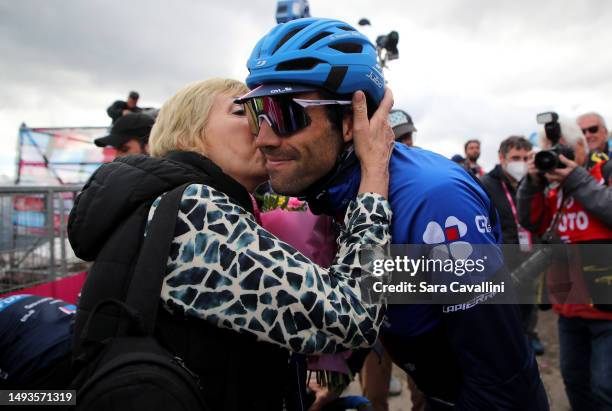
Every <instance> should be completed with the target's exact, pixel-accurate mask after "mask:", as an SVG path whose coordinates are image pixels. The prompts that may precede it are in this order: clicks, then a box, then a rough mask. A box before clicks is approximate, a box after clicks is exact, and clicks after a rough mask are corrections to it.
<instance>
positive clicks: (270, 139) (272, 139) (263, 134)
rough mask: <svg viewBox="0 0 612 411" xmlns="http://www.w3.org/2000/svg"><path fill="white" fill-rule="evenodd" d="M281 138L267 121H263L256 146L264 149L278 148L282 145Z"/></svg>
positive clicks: (256, 138) (256, 139)
mask: <svg viewBox="0 0 612 411" xmlns="http://www.w3.org/2000/svg"><path fill="white" fill-rule="evenodd" d="M281 142H282V140H281V138H280V137H279V136H277V135H276V133H275V132H274V130H272V127H270V125H269V124H268V122H267V121H262V122H261V126H260V127H259V133H257V136H256V137H255V146H256V147H257V148H262V147H278V146H280V145H281Z"/></svg>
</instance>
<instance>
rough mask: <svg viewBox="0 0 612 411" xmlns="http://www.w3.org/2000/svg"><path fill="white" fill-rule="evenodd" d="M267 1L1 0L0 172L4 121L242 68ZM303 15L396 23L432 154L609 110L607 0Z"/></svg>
mask: <svg viewBox="0 0 612 411" xmlns="http://www.w3.org/2000/svg"><path fill="white" fill-rule="evenodd" d="M275 4H276V1H274V0H249V1H243V0H240V1H239V0H222V1H212V0H175V1H170V0H165V1H154V0H146V1H145V0H130V1H125V0H124V1H118V0H103V1H102V0H87V1H83V0H20V1H14V0H0V141H1V150H0V174H7V175H10V176H12V175H13V174H14V170H15V159H14V156H15V152H16V142H17V131H18V128H19V125H20V124H21V123H22V122H26V123H27V124H28V125H30V126H37V127H42V126H45V127H46V126H49V127H59V126H85V125H88V126H105V125H108V124H109V121H110V119H109V118H108V117H107V115H106V112H105V110H106V107H107V106H108V105H109V104H110V103H111V102H112V101H114V100H116V99H120V98H121V99H124V98H125V97H126V95H127V93H128V92H129V91H130V90H137V91H139V92H140V95H141V99H140V105H141V106H159V105H161V104H162V103H163V102H164V101H165V100H166V99H167V98H168V97H170V96H171V95H172V94H174V92H176V91H177V90H178V89H179V88H180V87H182V86H183V85H185V84H186V83H189V82H191V81H195V80H200V79H205V78H208V77H213V76H222V77H233V78H237V79H241V80H243V79H244V78H245V77H246V74H247V70H246V68H245V63H246V59H247V57H248V56H249V54H250V51H251V48H252V47H253V46H254V45H255V42H256V40H257V39H258V38H260V37H261V36H262V35H263V34H265V33H266V32H267V31H268V30H269V29H270V28H271V27H272V26H273V25H274V24H275V19H274V12H275ZM310 8H311V12H312V14H313V15H314V16H320V17H334V18H340V19H342V20H345V21H347V22H349V23H351V24H353V25H356V24H357V21H358V20H359V19H360V18H362V17H367V18H368V19H369V20H370V21H371V23H372V27H368V28H366V29H365V33H366V34H367V35H368V36H370V38H372V39H374V38H375V37H376V35H379V34H383V33H388V32H389V31H390V30H392V29H393V30H397V31H398V32H399V34H400V41H399V51H400V58H399V60H396V61H392V62H391V63H390V64H389V66H390V69H389V70H388V71H387V72H386V78H387V80H388V81H389V85H390V86H391V88H392V89H393V91H394V94H395V102H396V107H398V108H402V109H404V110H406V111H408V112H409V113H410V114H411V115H412V116H413V119H414V121H415V125H416V127H417V129H418V133H417V134H416V140H415V142H416V144H417V145H419V146H421V147H424V148H428V149H431V150H434V151H437V152H440V153H442V154H444V155H447V156H451V155H452V154H455V153H460V152H462V151H463V147H462V144H463V142H464V141H465V140H466V139H467V138H479V139H481V140H482V141H483V147H482V151H483V153H482V157H481V163H482V164H484V165H485V166H486V168H490V167H491V166H492V165H493V164H495V162H496V152H497V148H498V146H499V142H500V141H501V140H502V139H504V138H505V137H507V136H509V135H511V134H524V135H528V134H529V133H531V132H532V131H533V130H534V129H535V128H536V124H535V115H536V114H537V113H538V112H541V111H548V110H556V111H558V112H559V113H560V114H564V115H566V116H575V115H577V114H580V113H581V112H584V111H591V110H595V111H599V112H600V113H602V114H603V115H604V117H606V118H607V119H608V120H609V121H612V118H611V116H612V76H611V75H610V73H611V72H612V53H610V51H609V47H610V42H611V41H612V2H609V1H606V0H575V1H570V0H565V1H558V0H556V1H538V2H535V1H519V0H513V1H486V0H463V1H462V0H438V1H436V2H430V1H409V0H393V1H392V0H379V1H366V0H351V1H349V0H327V1H326V0H312V1H310Z"/></svg>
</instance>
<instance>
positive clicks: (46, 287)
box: [0, 272, 87, 304]
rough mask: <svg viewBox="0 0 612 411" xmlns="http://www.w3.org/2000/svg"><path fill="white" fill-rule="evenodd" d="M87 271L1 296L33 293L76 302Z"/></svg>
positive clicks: (72, 302) (1, 296)
mask: <svg viewBox="0 0 612 411" xmlns="http://www.w3.org/2000/svg"><path fill="white" fill-rule="evenodd" d="M86 276H87V273H86V272H82V273H79V274H75V275H72V276H70V277H64V278H60V279H59V280H57V281H51V282H49V283H44V284H39V285H36V286H34V287H30V288H23V289H21V290H17V291H13V292H10V293H8V294H2V295H0V298H4V297H8V296H9V295H14V294H32V295H39V296H41V297H53V298H58V299H60V300H64V301H66V302H68V303H71V304H76V302H77V297H78V295H79V293H80V292H81V288H82V287H83V283H84V282H85V277H86Z"/></svg>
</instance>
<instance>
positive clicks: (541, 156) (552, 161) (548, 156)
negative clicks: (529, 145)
mask: <svg viewBox="0 0 612 411" xmlns="http://www.w3.org/2000/svg"><path fill="white" fill-rule="evenodd" d="M534 163H535V166H536V168H537V169H538V170H540V171H543V172H545V173H546V172H548V171H552V170H554V169H555V168H557V166H558V164H559V158H558V156H557V153H555V152H554V151H552V150H545V151H540V152H539V153H538V154H536V155H535V159H534Z"/></svg>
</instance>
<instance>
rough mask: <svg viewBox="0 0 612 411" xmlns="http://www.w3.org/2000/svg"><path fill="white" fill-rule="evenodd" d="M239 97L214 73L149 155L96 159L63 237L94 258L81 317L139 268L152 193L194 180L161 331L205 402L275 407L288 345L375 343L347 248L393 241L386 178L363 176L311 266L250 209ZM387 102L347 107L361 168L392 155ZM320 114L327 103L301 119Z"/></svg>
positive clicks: (253, 166)
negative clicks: (335, 246) (328, 246)
mask: <svg viewBox="0 0 612 411" xmlns="http://www.w3.org/2000/svg"><path fill="white" fill-rule="evenodd" d="M246 91H247V89H246V87H245V86H244V85H243V84H242V83H240V82H237V81H233V80H226V79H212V80H206V81H201V82H197V83H193V84H190V85H188V86H186V87H185V88H183V89H182V90H180V91H179V92H178V93H177V94H176V95H174V96H173V97H172V98H170V99H169V100H168V101H167V102H166V103H165V104H164V105H163V107H162V108H161V110H160V113H159V116H158V118H157V121H156V124H155V126H154V128H153V130H152V133H151V137H150V139H149V145H150V152H151V155H152V158H148V157H144V156H130V157H126V158H124V159H119V160H117V161H115V162H113V163H110V164H107V165H104V166H102V167H101V168H100V169H99V170H98V171H97V172H96V173H95V174H94V176H92V179H91V180H90V181H89V182H88V184H87V185H86V186H85V188H84V190H83V192H82V193H81V194H80V196H79V198H78V200H77V201H76V204H75V207H74V208H73V210H72V213H71V217H70V223H69V236H70V240H71V243H72V245H73V248H74V250H75V252H76V253H77V255H79V256H80V257H81V258H84V259H87V260H96V264H95V265H94V269H92V272H91V273H90V278H89V279H88V281H87V283H88V284H86V286H85V288H84V290H83V296H82V300H81V306H80V313H82V316H85V315H86V313H87V311H88V310H89V309H91V307H92V306H93V305H94V304H95V303H96V301H95V300H96V299H97V300H99V299H100V298H101V291H100V290H104V291H105V292H106V295H104V296H103V297H104V298H109V297H115V298H121V287H120V284H121V273H123V272H128V271H129V267H130V264H131V263H132V262H133V260H132V259H130V258H129V255H125V256H124V254H129V253H127V251H126V250H129V249H132V248H135V245H134V244H132V241H134V240H133V239H134V238H135V237H134V232H136V234H137V235H139V236H142V234H143V231H144V223H145V221H146V220H149V221H150V220H151V218H152V216H153V215H154V213H155V209H156V205H157V203H156V202H154V200H156V199H159V198H160V196H161V195H163V193H165V192H167V191H169V190H170V189H172V188H174V187H177V186H180V185H181V184H183V183H186V182H195V183H194V184H192V185H190V186H189V187H188V188H187V189H186V190H185V192H184V193H183V197H182V200H181V204H180V212H179V215H178V218H177V223H176V229H175V233H174V242H173V244H172V247H171V251H170V255H169V256H168V263H167V268H166V273H167V274H166V277H165V279H164V283H163V286H162V290H161V299H162V302H163V306H164V309H163V310H161V312H160V314H159V316H158V324H157V337H158V339H159V340H160V342H162V344H163V345H164V346H165V347H166V348H167V349H168V350H170V351H171V352H172V353H175V354H176V355H177V356H179V357H181V358H183V359H184V360H185V363H186V364H187V366H188V367H189V368H190V369H191V370H192V371H193V372H195V373H196V374H198V375H199V377H200V379H201V381H202V384H201V385H202V389H203V393H204V396H205V399H206V401H207V402H208V403H209V404H210V405H211V408H212V409H213V410H216V409H220V410H221V409H222V410H229V409H235V410H246V409H249V410H268V411H269V410H281V409H282V407H283V396H284V394H285V393H284V390H285V387H286V383H287V381H288V380H289V379H292V378H294V376H292V375H287V359H288V353H289V350H291V351H294V352H298V353H304V354H313V353H328V352H336V351H341V350H348V349H353V348H357V347H361V346H368V345H371V344H373V343H374V341H375V339H376V337H377V332H378V327H379V325H380V322H381V321H382V317H383V307H382V306H381V305H379V304H368V303H366V302H363V301H361V300H360V296H361V291H362V290H361V289H360V283H359V282H358V281H356V279H357V278H358V277H359V276H360V275H362V269H361V266H360V263H359V261H358V259H357V258H356V253H355V250H356V248H357V247H359V246H367V245H375V246H385V245H387V244H388V243H389V223H390V217H391V212H390V209H389V205H388V202H387V200H386V196H387V186H388V173H385V172H382V173H380V174H379V175H368V178H367V179H363V180H362V185H361V188H362V189H361V190H360V192H361V194H360V195H359V196H358V198H357V199H356V201H355V202H353V204H351V206H350V207H349V209H348V211H347V213H346V216H345V229H344V231H343V232H342V233H341V235H340V237H339V240H338V242H339V251H338V254H337V255H336V259H335V261H334V263H333V264H332V266H331V267H330V268H329V269H323V268H321V267H319V266H317V265H316V264H314V263H312V262H311V261H309V260H308V259H307V258H306V257H304V256H303V255H302V254H300V253H299V252H297V251H296V250H295V249H293V248H292V247H291V246H289V245H288V244H286V243H284V242H282V241H281V240H279V239H277V238H276V237H274V236H273V235H272V234H270V233H268V232H266V231H265V230H264V229H263V228H261V227H260V226H259V225H258V224H257V221H256V220H255V218H254V216H253V206H252V202H251V197H250V196H249V192H252V191H253V190H254V189H255V188H256V187H257V186H258V185H259V184H261V183H262V182H264V181H265V180H266V179H267V175H266V170H265V164H264V159H263V157H262V155H261V154H260V153H259V152H258V150H257V149H256V148H255V145H254V143H255V139H254V137H253V135H252V134H251V132H250V131H249V126H248V122H247V119H246V117H245V115H244V111H243V107H242V106H240V105H237V104H235V103H234V100H235V99H236V98H237V97H238V96H240V95H242V94H244V93H245V92H246ZM391 99H392V97H391V95H390V93H389V95H388V96H387V97H386V99H385V100H384V101H383V103H382V104H381V107H380V108H379V110H378V112H377V114H376V115H375V116H374V117H373V118H372V119H371V120H368V119H367V117H365V113H366V111H365V109H364V107H357V109H355V110H354V112H355V113H356V114H355V115H354V116H355V119H354V121H356V122H358V124H359V125H360V127H359V129H360V130H362V132H361V133H358V134H359V135H357V136H356V137H355V150H356V152H357V155H358V157H359V158H360V161H361V163H362V166H367V165H368V161H370V162H371V161H380V160H379V159H380V157H381V155H380V153H388V152H389V147H390V144H391V143H392V141H393V133H392V132H390V128H389V126H388V124H387V123H386V118H387V115H388V111H389V109H390V108H391V104H392V102H391ZM361 104H363V105H365V102H362V103H361ZM318 110H324V108H323V107H311V108H309V112H308V113H309V115H316V114H318V113H317V111H318ZM361 115H362V116H363V117H360V116H361ZM387 159H388V156H387ZM373 168H376V169H379V168H380V167H373ZM204 180H205V181H207V182H208V183H207V184H202V183H200V184H198V183H197V182H198V181H204ZM151 203H153V206H152V207H150V209H149V208H147V206H148V205H150V204H151ZM145 209H146V212H145ZM135 214H137V217H134V215H135ZM138 219H140V220H138ZM135 220H136V221H139V222H140V225H138V224H137V223H136V222H134V221H135ZM108 250H113V252H111V251H108ZM122 253H123V254H122ZM117 254H121V255H122V257H121V258H118V257H117ZM132 254H133V253H132ZM96 266H98V267H106V272H108V271H109V270H111V267H114V270H115V272H116V273H117V274H116V275H114V278H109V276H108V275H107V274H106V275H105V278H102V277H103V276H102V275H96V270H95V267H96ZM99 271H101V269H100V270H99ZM112 284H115V286H114V287H113V286H112ZM93 295H96V298H95V299H94V298H92V296H93ZM81 323H82V320H81ZM78 331H79V320H77V334H78ZM77 348H78V347H77ZM238 393H239V395H238Z"/></svg>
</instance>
